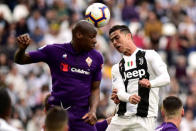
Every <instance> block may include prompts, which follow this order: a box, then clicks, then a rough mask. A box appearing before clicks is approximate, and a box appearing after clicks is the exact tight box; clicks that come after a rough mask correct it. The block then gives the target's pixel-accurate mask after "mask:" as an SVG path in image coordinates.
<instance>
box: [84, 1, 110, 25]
mask: <svg viewBox="0 0 196 131" xmlns="http://www.w3.org/2000/svg"><path fill="white" fill-rule="evenodd" d="M85 19H86V20H87V21H89V22H90V23H92V24H94V25H95V27H98V28H99V27H103V26H105V25H106V24H107V23H108V22H109V20H110V10H109V8H108V7H107V6H106V5H104V4H102V3H93V4H91V5H90V6H88V8H87V9H86V12H85Z"/></svg>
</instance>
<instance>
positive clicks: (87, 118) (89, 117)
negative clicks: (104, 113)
mask: <svg viewBox="0 0 196 131" xmlns="http://www.w3.org/2000/svg"><path fill="white" fill-rule="evenodd" d="M82 119H83V120H84V122H86V123H89V124H90V125H95V123H96V122H97V117H96V114H95V112H88V113H86V114H85V115H84V116H83V117H82Z"/></svg>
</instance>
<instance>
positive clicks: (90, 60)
mask: <svg viewBox="0 0 196 131" xmlns="http://www.w3.org/2000/svg"><path fill="white" fill-rule="evenodd" d="M92 62H93V60H92V59H91V58H90V57H87V58H86V63H87V64H88V66H89V67H90V66H91V64H92Z"/></svg>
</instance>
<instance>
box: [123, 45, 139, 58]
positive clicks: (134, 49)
mask: <svg viewBox="0 0 196 131" xmlns="http://www.w3.org/2000/svg"><path fill="white" fill-rule="evenodd" d="M136 49H137V47H136V46H135V45H134V44H133V45H131V46H129V47H128V48H127V51H125V52H124V55H126V56H131V55H132V54H133V53H134V52H135V51H136Z"/></svg>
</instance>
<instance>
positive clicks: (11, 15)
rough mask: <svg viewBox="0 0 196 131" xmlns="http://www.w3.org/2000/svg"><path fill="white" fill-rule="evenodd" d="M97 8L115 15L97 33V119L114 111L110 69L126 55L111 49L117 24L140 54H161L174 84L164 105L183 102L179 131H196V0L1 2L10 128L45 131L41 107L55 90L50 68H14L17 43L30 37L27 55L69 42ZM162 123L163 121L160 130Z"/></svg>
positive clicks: (0, 67)
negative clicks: (100, 57) (101, 5)
mask: <svg viewBox="0 0 196 131" xmlns="http://www.w3.org/2000/svg"><path fill="white" fill-rule="evenodd" d="M93 2H101V3H105V4H106V5H107V6H108V7H109V8H110V11H111V19H110V23H109V24H108V25H107V26H105V27H102V28H100V29H98V36H97V46H96V48H97V50H99V51H100V52H101V53H102V54H103V56H104V67H103V79H102V81H101V100H100V103H99V107H98V109H97V117H98V118H99V119H103V118H106V117H108V116H110V115H111V114H112V113H113V112H114V110H115V104H114V103H113V102H112V101H111V100H110V95H111V90H112V86H111V67H112V65H113V64H115V63H117V62H118V61H119V60H120V59H121V55H120V54H119V53H118V52H117V51H116V50H115V49H114V47H113V46H112V45H111V43H110V41H109V37H108V31H109V28H110V27H111V26H112V25H114V24H126V25H128V26H129V27H130V29H131V31H132V35H133V39H134V42H135V44H136V45H137V46H138V47H139V48H143V49H154V50H156V51H157V52H158V53H159V54H160V55H161V57H162V58H163V59H164V61H165V62H166V63H167V66H168V70H169V74H170V77H171V84H170V85H169V86H168V87H165V88H161V89H160V103H161V101H162V100H163V99H164V98H165V97H166V96H168V95H175V96H178V97H180V98H181V100H182V101H183V104H184V108H185V116H184V118H183V120H182V122H181V126H180V128H181V129H180V131H196V0H14V1H13V0H1V1H0V86H1V87H5V88H6V89H7V90H8V92H9V94H10V96H11V99H12V107H13V108H12V110H13V113H12V116H11V119H10V121H9V123H10V124H11V125H13V126H15V127H17V128H19V129H20V130H22V131H24V130H26V131H39V130H41V128H42V125H43V124H42V123H43V121H44V117H45V116H44V113H43V104H42V103H43V100H44V98H45V96H46V95H47V94H48V93H49V92H50V90H51V78H50V71H49V68H48V66H47V65H46V64H43V63H37V64H29V65H17V64H15V63H14V61H13V59H14V52H15V51H16V49H17V45H16V37H17V36H19V35H21V34H24V33H29V34H30V37H31V39H32V42H31V45H30V46H29V47H28V49H27V51H32V50H36V49H38V48H40V47H42V46H44V45H46V44H53V43H66V42H69V41H70V40H71V37H72V34H71V28H72V25H73V24H74V23H75V22H77V21H78V20H80V19H84V13H85V9H86V8H87V7H88V5H89V4H91V3H93ZM159 106H160V107H161V105H159ZM159 116H160V115H159ZM161 121H162V119H161V117H159V118H158V119H157V124H159V123H160V122H161Z"/></svg>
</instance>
